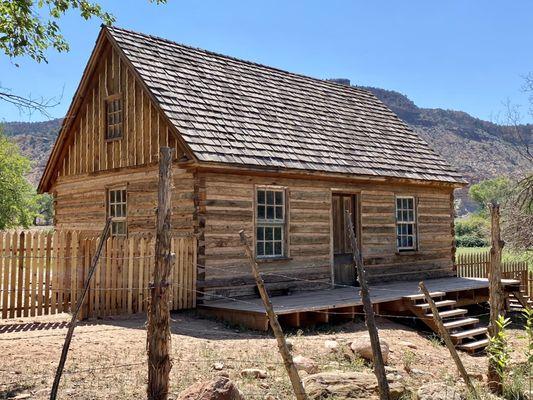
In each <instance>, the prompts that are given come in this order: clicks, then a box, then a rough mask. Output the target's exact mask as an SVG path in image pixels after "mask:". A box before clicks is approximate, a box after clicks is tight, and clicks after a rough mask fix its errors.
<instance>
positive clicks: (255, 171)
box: [183, 161, 468, 190]
mask: <svg viewBox="0 0 533 400" xmlns="http://www.w3.org/2000/svg"><path fill="white" fill-rule="evenodd" d="M183 166H184V167H187V168H195V169H197V170H201V171H204V172H214V173H232V174H236V175H257V176H269V177H279V176H283V177H284V178H298V179H309V180H319V179H320V180H327V181H337V182H345V183H354V182H359V183H365V182H367V183H376V184H383V185H388V184H395V185H411V186H426V187H440V188H442V187H446V188H449V189H452V190H453V189H459V188H462V187H465V186H467V185H468V182H467V181H462V182H457V181H454V182H452V181H439V180H422V179H409V178H399V177H393V176H384V175H355V174H346V173H340V172H325V171H311V170H302V169H290V168H278V167H274V168H272V167H260V166H252V165H240V164H226V163H217V162H206V161H202V162H188V163H187V164H183Z"/></svg>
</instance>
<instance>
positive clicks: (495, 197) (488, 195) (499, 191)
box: [468, 177, 512, 213]
mask: <svg viewBox="0 0 533 400" xmlns="http://www.w3.org/2000/svg"><path fill="white" fill-rule="evenodd" d="M511 192H512V183H511V181H510V180H509V178H506V177H498V178H494V179H487V180H485V181H481V182H479V183H476V184H475V185H472V186H471V187H470V189H469V191H468V194H469V195H470V197H471V198H472V200H474V201H475V202H476V203H477V205H478V207H479V211H480V212H482V213H483V212H485V211H486V208H487V204H488V203H490V202H492V201H496V202H498V203H500V204H501V203H503V202H505V200H506V199H507V198H508V197H509V195H510V193H511Z"/></svg>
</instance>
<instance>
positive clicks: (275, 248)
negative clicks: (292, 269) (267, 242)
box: [274, 242, 282, 256]
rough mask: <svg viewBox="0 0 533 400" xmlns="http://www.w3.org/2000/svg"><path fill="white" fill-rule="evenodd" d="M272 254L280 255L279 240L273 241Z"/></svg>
mask: <svg viewBox="0 0 533 400" xmlns="http://www.w3.org/2000/svg"><path fill="white" fill-rule="evenodd" d="M274 254H275V255H277V256H281V255H282V253H281V242H275V243H274Z"/></svg>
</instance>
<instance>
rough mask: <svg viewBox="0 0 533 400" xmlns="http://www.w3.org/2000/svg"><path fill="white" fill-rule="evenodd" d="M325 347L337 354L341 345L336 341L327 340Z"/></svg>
mask: <svg viewBox="0 0 533 400" xmlns="http://www.w3.org/2000/svg"><path fill="white" fill-rule="evenodd" d="M324 347H325V348H326V350H327V351H328V352H330V353H336V352H337V351H339V343H338V342H337V341H336V340H326V341H325V342H324Z"/></svg>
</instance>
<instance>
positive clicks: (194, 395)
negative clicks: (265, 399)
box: [177, 376, 244, 400]
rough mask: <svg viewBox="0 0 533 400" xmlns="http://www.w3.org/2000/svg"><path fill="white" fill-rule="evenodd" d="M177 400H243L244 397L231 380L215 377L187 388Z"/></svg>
mask: <svg viewBox="0 0 533 400" xmlns="http://www.w3.org/2000/svg"><path fill="white" fill-rule="evenodd" d="M177 400H244V396H243V395H242V393H241V392H240V390H239V389H237V387H236V386H235V384H234V383H233V382H232V381H231V380H229V379H228V378H226V377H224V376H217V377H216V378H215V379H213V380H211V381H208V382H198V383H195V384H194V385H192V386H190V387H188V388H187V389H185V390H184V391H183V392H181V393H180V395H179V396H178V397H177Z"/></svg>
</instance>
